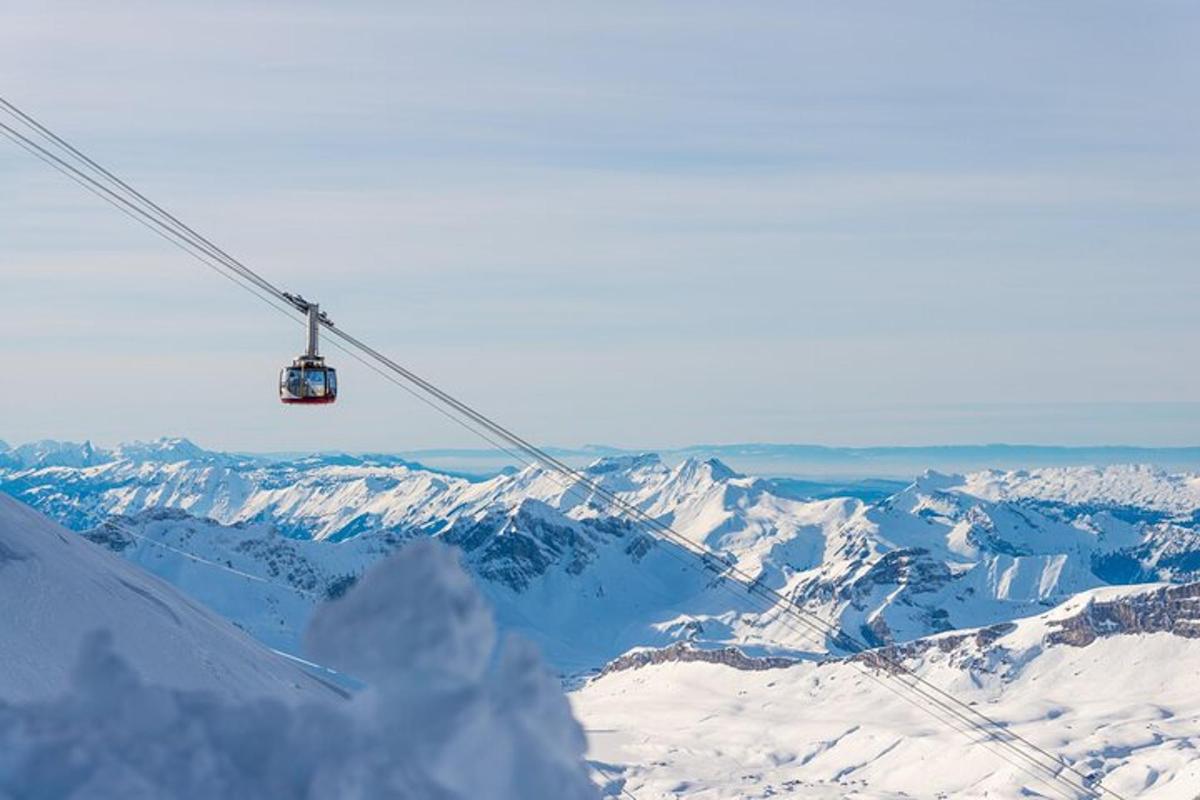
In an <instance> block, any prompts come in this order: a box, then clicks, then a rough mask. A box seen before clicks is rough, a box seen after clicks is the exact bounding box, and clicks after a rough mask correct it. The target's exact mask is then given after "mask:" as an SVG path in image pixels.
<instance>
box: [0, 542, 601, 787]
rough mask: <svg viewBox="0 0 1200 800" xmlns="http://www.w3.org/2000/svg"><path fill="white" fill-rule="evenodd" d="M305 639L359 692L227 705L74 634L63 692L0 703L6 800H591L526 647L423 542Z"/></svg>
mask: <svg viewBox="0 0 1200 800" xmlns="http://www.w3.org/2000/svg"><path fill="white" fill-rule="evenodd" d="M76 544H77V545H78V546H82V547H90V545H87V544H86V543H84V542H82V541H78V542H76ZM100 555H103V553H101V554H100ZM0 629H3V626H0ZM153 635H154V632H153V631H146V632H145V636H146V637H147V639H148V640H149V641H151V642H153V639H152V637H153ZM309 639H310V642H311V644H312V650H313V653H314V654H316V655H318V656H320V657H323V658H327V659H328V660H329V661H330V662H331V663H334V664H337V665H339V666H341V667H343V668H345V669H347V670H350V671H352V672H353V673H355V675H356V676H357V677H359V678H362V679H364V680H365V681H366V684H367V688H365V689H363V690H361V691H359V692H357V693H355V694H353V695H351V696H349V697H348V698H347V699H342V698H340V697H332V696H331V697H327V698H321V699H316V698H313V699H309V700H303V701H301V702H284V701H283V700H281V699H280V698H279V697H278V696H266V697H263V698H258V699H241V700H231V699H230V698H229V697H228V696H227V693H218V692H216V691H196V690H190V691H189V690H182V689H178V688H170V687H168V686H164V685H159V684H158V683H155V682H151V681H147V680H146V679H145V678H144V677H143V676H142V674H140V672H141V671H140V670H135V669H134V668H132V667H131V666H130V664H129V661H128V659H127V655H126V652H125V645H124V644H123V643H121V642H120V640H114V638H113V636H112V635H111V634H110V633H108V632H107V631H104V630H100V631H97V632H95V633H93V634H91V635H89V636H87V637H85V639H84V641H83V644H82V648H81V651H80V653H79V657H78V660H77V661H76V663H75V667H74V669H73V671H72V672H71V673H70V677H69V680H68V681H67V684H66V686H65V687H64V689H65V691H64V693H63V694H61V695H60V696H59V697H57V698H55V699H43V700H40V701H37V702H0V797H6V798H8V797H11V798H40V799H41V800H58V799H59V798H62V800H66V799H67V798H109V797H112V798H117V797H119V798H123V799H124V800H139V799H140V798H145V799H146V800H151V799H153V800H176V799H177V800H185V799H186V800H193V799H194V800H201V799H202V798H217V797H229V798H274V797H278V798H297V799H298V800H303V799H304V798H312V799H313V800H317V798H320V799H321V800H325V799H326V798H349V799H350V800H353V799H354V798H362V800H367V799H368V798H383V797H396V798H413V800H416V799H417V798H421V800H584V799H585V798H593V797H597V792H596V790H595V788H594V787H593V785H592V783H591V780H590V778H589V776H588V772H587V769H586V767H585V764H584V762H583V759H582V755H583V751H584V747H585V740H584V736H583V732H582V730H581V728H580V727H579V724H578V723H577V722H576V721H575V720H574V718H573V717H572V715H571V711H570V708H569V707H568V705H567V701H566V698H565V697H564V696H563V695H562V692H561V690H560V689H559V687H558V685H557V683H556V682H555V681H554V680H553V679H552V678H551V677H550V676H549V675H548V674H547V673H546V672H545V670H544V668H543V667H542V665H541V663H540V660H539V658H538V657H537V655H536V654H535V653H534V652H533V650H532V649H531V647H530V645H528V644H526V643H524V642H521V641H520V640H517V639H515V638H512V637H504V638H503V639H502V640H500V642H499V645H497V637H496V634H495V630H494V627H493V624H492V622H491V618H490V616H489V612H488V610H487V607H486V604H485V603H484V602H483V600H482V598H481V597H480V595H479V594H478V592H477V591H476V590H475V589H474V588H473V586H472V584H471V581H470V579H469V578H468V577H467V576H466V575H465V574H464V573H463V572H462V570H461V569H460V568H459V566H458V564H457V563H456V560H455V556H454V555H453V553H452V551H450V550H448V549H446V548H444V547H442V546H441V545H438V544H436V543H434V542H429V541H426V542H420V543H417V544H414V545H412V546H410V547H409V548H406V549H405V550H402V551H401V552H400V553H398V554H397V555H395V556H393V557H391V558H390V559H387V560H385V561H383V562H382V563H381V564H379V565H377V566H376V567H374V568H373V569H372V570H370V571H368V572H367V574H366V575H365V576H364V577H363V579H362V580H361V581H359V583H358V585H357V586H356V587H355V588H354V589H352V590H350V591H349V592H348V593H347V594H346V595H345V596H344V597H343V598H341V599H339V600H337V601H335V602H333V603H331V604H329V605H327V606H324V607H322V609H321V610H320V612H319V613H318V614H317V617H316V619H315V620H314V624H313V627H312V630H311V631H310V634H309ZM5 653H6V659H7V658H8V657H10V655H11V653H12V651H9V650H7V649H6V651H5ZM263 655H264V657H266V656H268V655H269V654H267V653H265V652H264V653H263Z"/></svg>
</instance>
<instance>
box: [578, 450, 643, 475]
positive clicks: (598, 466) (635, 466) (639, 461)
mask: <svg viewBox="0 0 1200 800" xmlns="http://www.w3.org/2000/svg"><path fill="white" fill-rule="evenodd" d="M662 468H663V462H662V459H661V458H660V457H659V456H658V454H657V453H638V454H636V455H630V456H624V455H622V456H604V457H602V458H598V459H596V460H595V461H593V462H592V463H590V464H588V465H587V467H585V468H584V471H585V472H586V473H588V474H589V475H604V474H607V473H610V472H630V471H633V470H661V469H662Z"/></svg>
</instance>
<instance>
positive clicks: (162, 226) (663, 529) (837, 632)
mask: <svg viewBox="0 0 1200 800" xmlns="http://www.w3.org/2000/svg"><path fill="white" fill-rule="evenodd" d="M0 110H4V111H7V112H8V113H9V114H10V115H11V116H12V117H14V118H15V119H16V120H17V121H18V122H20V123H22V124H24V125H25V126H27V127H28V128H29V129H31V130H32V132H33V133H34V134H35V135H36V136H40V137H41V138H42V139H43V141H44V142H46V143H47V144H49V145H50V147H52V148H57V149H58V150H59V153H57V154H56V153H55V152H52V150H50V149H47V148H46V147H43V146H42V145H40V144H38V143H37V142H36V141H34V140H33V139H31V138H30V137H29V136H27V135H25V134H24V133H22V132H21V131H18V130H16V129H15V128H13V127H11V126H9V125H7V124H5V123H3V122H0V135H4V136H6V137H7V138H9V139H11V140H12V141H14V142H15V143H16V144H18V145H19V146H21V147H22V148H23V149H25V150H26V151H28V152H30V153H31V154H32V155H34V156H35V157H37V158H38V159H39V160H41V161H43V162H45V163H47V164H48V165H50V166H51V167H53V168H54V169H56V170H58V171H59V172H62V173H63V174H65V175H66V176H67V177H69V178H71V179H72V180H73V181H75V182H76V183H79V184H80V185H82V186H83V187H84V188H85V189H87V190H88V191H91V192H92V193H93V194H96V195H98V196H99V197H100V198H101V199H102V200H104V201H105V202H107V203H109V204H110V205H113V206H115V207H116V208H117V209H118V210H120V211H121V212H122V213H124V214H125V215H126V216H129V217H131V218H132V219H134V220H135V221H137V222H138V223H139V224H142V225H143V226H145V227H147V228H149V229H151V230H152V231H153V232H154V233H156V234H157V235H159V236H160V237H162V238H164V239H167V240H168V241H169V242H171V243H172V244H173V245H175V246H176V247H179V248H180V249H182V250H184V251H185V252H187V253H189V254H190V255H191V256H193V257H194V258H197V259H198V260H199V261H201V262H202V263H204V264H205V265H206V266H208V267H209V268H210V269H213V270H214V271H216V272H218V273H219V274H221V275H222V276H223V277H225V278H227V279H229V280H231V281H233V282H234V283H236V284H237V285H238V286H239V287H241V288H242V289H245V290H247V291H249V292H250V293H252V294H254V295H255V296H257V297H258V298H259V299H260V300H262V301H264V302H266V303H268V304H269V305H271V306H272V307H274V308H275V309H276V310H278V311H280V312H282V313H284V314H286V315H288V316H289V317H291V318H292V319H296V317H295V312H296V311H297V310H299V309H298V308H297V305H296V302H295V298H294V297H293V296H291V295H288V294H287V293H285V292H283V291H282V290H281V289H279V288H278V287H276V286H275V285H274V284H272V283H270V282H269V281H268V280H266V279H265V278H263V277H262V276H261V275H259V274H258V273H256V272H255V271H254V270H252V269H250V268H249V267H247V266H246V265H245V264H243V263H242V262H240V261H238V260H237V259H235V258H234V257H233V256H230V255H229V254H228V253H226V252H225V251H224V250H222V249H221V248H220V247H218V246H217V245H215V244H214V243H213V242H212V241H211V240H209V239H207V238H206V237H204V236H202V235H201V234H199V233H198V232H196V231H195V230H194V229H193V228H191V227H190V226H188V225H187V224H185V223H184V222H182V221H181V220H180V219H179V218H178V217H176V216H174V215H173V214H171V213H170V212H168V211H166V210H165V209H163V208H162V207H161V206H159V205H157V204H156V203H154V202H153V201H151V200H149V199H148V198H147V197H145V195H143V194H142V193H141V192H139V191H137V190H136V189H134V188H133V187H132V186H130V185H129V184H128V183H126V182H125V181H123V180H122V179H121V178H119V177H117V176H116V175H115V174H113V173H112V172H110V171H108V170H107V169H105V168H104V167H102V166H100V165H99V164H98V163H96V162H95V161H93V160H92V159H91V158H89V157H88V156H86V155H84V154H83V153H82V152H81V151H79V150H78V149H76V148H75V147H74V146H72V145H71V144H70V143H68V142H67V141H66V140H64V139H62V138H61V137H59V136H58V135H57V134H55V133H53V132H52V131H51V130H50V129H48V128H47V127H45V126H44V125H42V124H41V123H40V122H38V121H37V120H35V119H34V118H33V117H31V116H30V115H28V114H26V113H25V112H24V111H22V110H20V109H19V108H18V107H16V106H15V105H13V104H12V103H11V102H9V101H7V100H5V99H4V98H0ZM72 160H73V161H74V162H76V163H71V161H72ZM89 173H91V174H89ZM321 324H322V325H323V326H324V327H325V328H326V329H327V330H328V332H329V333H330V334H332V336H334V337H336V338H337V339H338V340H340V341H333V342H331V343H332V344H333V345H334V346H336V347H338V348H339V349H341V350H343V351H345V352H347V353H348V354H350V355H351V356H352V357H354V358H355V359H356V360H358V361H360V362H362V363H364V364H365V365H367V366H368V367H370V368H371V369H372V370H374V371H375V372H377V373H379V374H381V375H383V376H384V377H385V378H387V379H388V380H390V381H391V382H392V383H395V384H397V385H398V386H400V387H401V388H403V389H404V390H405V391H407V392H409V394H412V395H413V396H415V397H417V398H418V399H420V400H422V402H424V403H425V404H426V405H429V406H430V407H432V408H434V409H435V410H437V411H439V413H441V414H443V415H444V416H446V417H448V418H450V419H451V420H453V421H455V422H456V423H457V424H459V425H461V426H462V427H464V428H466V429H467V430H469V431H471V432H472V433H474V434H475V435H478V436H480V437H482V438H483V439H484V440H485V441H487V442H488V443H489V444H491V445H492V446H493V447H496V448H497V449H499V450H500V451H502V452H504V453H506V454H507V455H509V456H510V457H513V458H516V459H517V460H518V461H521V462H523V463H525V464H537V465H540V466H541V467H542V468H544V469H546V470H548V472H547V475H550V474H551V473H554V476H555V482H556V483H558V484H559V485H560V486H563V487H564V489H565V490H566V491H573V492H576V493H577V494H580V495H582V496H584V497H585V499H587V500H589V501H592V502H595V501H597V500H600V501H603V502H604V503H605V504H607V505H608V506H609V507H610V508H612V509H614V510H617V511H619V512H620V513H621V514H623V515H625V516H628V517H630V518H631V519H632V520H633V521H635V522H637V523H640V524H642V525H644V526H645V527H646V528H648V529H649V530H651V531H652V532H653V533H654V534H655V535H656V537H657V538H660V539H663V540H666V541H668V542H670V543H672V544H674V545H675V546H676V547H678V548H680V549H682V550H683V551H684V552H686V553H687V554H688V555H689V556H691V557H693V559H694V561H693V562H689V565H690V566H692V567H694V568H699V569H703V570H707V571H709V572H712V573H714V574H715V577H716V580H717V582H718V583H720V584H721V585H722V586H725V588H726V589H727V590H729V591H731V592H732V591H733V588H732V587H731V586H728V585H727V583H726V582H727V581H728V582H729V583H733V584H736V585H737V586H738V588H739V589H740V590H741V591H740V592H738V595H739V596H740V597H742V598H743V599H747V600H749V601H750V602H756V601H757V602H766V603H767V604H768V605H767V606H765V607H763V608H762V610H764V611H778V612H779V613H781V614H784V615H787V616H788V617H790V618H791V621H793V622H798V623H800V624H803V625H804V626H805V627H806V628H807V629H808V630H809V631H810V632H811V633H813V634H816V635H818V636H820V637H823V638H824V640H825V641H826V642H827V643H830V642H831V643H832V644H834V646H836V647H837V648H839V649H841V650H843V651H846V652H848V653H850V654H863V653H865V654H866V658H867V659H868V660H869V661H870V662H871V664H872V665H873V666H875V667H877V668H879V669H880V670H881V671H883V672H885V673H886V674H887V675H889V676H890V677H892V678H894V679H895V680H896V683H898V684H899V685H900V686H902V687H904V688H905V689H906V690H908V691H911V692H913V693H914V694H915V695H916V696H917V697H919V698H921V700H923V701H925V703H928V704H930V705H932V706H933V707H935V708H937V709H938V711H940V712H941V715H945V716H941V715H939V714H938V713H934V711H933V710H932V709H931V708H929V707H928V706H926V705H924V704H922V703H921V700H913V699H912V698H905V699H908V700H909V701H910V702H914V703H915V704H917V705H919V706H920V707H921V708H922V709H923V710H924V711H926V713H929V714H931V715H932V716H934V717H935V718H936V719H939V720H940V721H942V722H943V723H947V724H951V725H952V727H955V728H956V729H958V730H960V732H961V731H962V728H960V727H959V726H964V727H965V728H966V729H967V730H969V731H971V732H972V733H973V734H974V735H976V736H981V737H983V738H982V739H978V740H976V741H978V742H979V743H981V744H985V745H988V746H989V749H992V750H993V751H994V752H997V753H998V754H1000V755H1001V756H1002V757H1003V758H1005V760H1006V761H1008V762H1009V763H1010V764H1012V765H1014V766H1017V767H1018V768H1019V769H1022V771H1025V772H1027V773H1029V772H1030V768H1033V769H1036V770H1038V773H1035V776H1037V777H1039V780H1042V781H1043V782H1048V781H1049V780H1053V781H1057V782H1058V784H1060V785H1059V786H1057V787H1056V788H1057V789H1059V790H1060V791H1061V790H1062V789H1063V788H1064V787H1065V788H1066V789H1068V790H1070V791H1071V792H1073V793H1074V794H1073V795H1066V796H1068V797H1071V796H1083V797H1094V798H1101V797H1105V796H1109V797H1114V798H1118V799H1119V800H1124V798H1122V796H1121V795H1119V794H1117V793H1116V792H1114V791H1112V790H1111V789H1108V788H1106V787H1104V786H1103V785H1102V784H1100V783H1099V782H1098V781H1096V780H1094V779H1093V778H1092V777H1091V776H1087V775H1084V774H1083V773H1081V772H1079V771H1078V770H1076V769H1075V768H1074V767H1073V766H1071V765H1069V764H1067V763H1066V762H1064V761H1063V760H1062V759H1060V758H1059V757H1058V756H1056V755H1054V754H1053V753H1051V752H1049V751H1047V750H1046V749H1044V748H1042V747H1041V746H1039V745H1037V744H1036V743H1034V742H1032V741H1030V740H1029V739H1027V738H1026V737H1023V736H1021V735H1020V734H1017V733H1015V732H1013V731H1011V730H1009V729H1007V728H1006V727H1005V726H1003V725H1002V724H1001V723H999V722H997V721H996V720H994V719H992V718H991V717H989V716H987V715H986V714H984V713H983V712H981V711H979V710H978V709H975V708H973V707H972V706H970V705H969V704H967V703H965V702H963V701H962V700H960V699H958V698H957V697H955V696H954V695H952V694H950V693H949V692H946V691H945V690H943V689H941V688H939V687H937V686H936V685H934V684H932V683H930V682H929V681H928V680H926V679H924V678H922V677H921V676H919V675H917V674H916V673H915V672H914V671H913V670H912V669H910V668H908V667H907V666H906V665H904V664H903V663H901V662H900V661H899V660H897V659H896V658H893V657H892V656H890V655H888V654H887V653H886V652H884V651H881V650H871V648H869V647H868V646H867V645H866V644H865V643H864V642H862V641H861V640H859V639H857V638H856V637H854V636H852V635H851V634H848V633H846V632H845V631H843V630H841V629H839V628H838V627H837V626H836V625H834V624H833V623H831V622H828V621H826V620H824V619H823V618H821V617H820V616H819V615H817V614H815V613H813V612H811V611H809V610H807V609H806V608H804V607H803V606H802V605H801V604H800V603H799V602H797V601H796V600H794V599H793V598H791V597H788V596H786V595H784V594H782V593H781V592H779V591H777V590H774V589H771V588H770V587H766V586H764V585H762V584H761V583H760V582H758V581H757V580H756V579H755V578H754V577H753V576H751V575H749V574H748V573H746V572H745V571H743V570H741V569H740V568H738V567H737V566H736V564H730V563H727V562H726V561H725V560H723V559H722V558H721V557H720V556H719V555H718V554H717V553H715V552H714V551H712V550H709V549H708V548H707V547H704V546H703V545H702V544H699V543H697V542H694V541H692V540H691V539H688V538H687V537H685V536H683V535H682V534H680V533H678V532H677V531H675V530H674V529H673V528H671V527H670V526H669V525H667V524H666V523H664V522H662V521H661V520H659V519H657V518H655V517H653V516H651V515H650V514H648V513H646V512H645V511H643V510H642V509H640V508H639V507H637V506H636V505H634V504H632V503H630V502H628V501H626V500H625V499H624V498H622V497H620V496H619V495H617V494H616V493H614V492H611V491H609V490H607V489H606V488H604V487H603V486H602V485H600V484H599V483H597V482H596V481H593V480H592V479H591V478H589V477H588V476H587V475H585V474H583V473H581V472H580V471H579V470H576V469H574V468H572V467H570V466H569V465H567V464H566V463H564V462H563V461H561V460H560V459H558V458H556V457H554V456H553V455H551V454H550V453H548V452H546V451H545V450H543V449H542V448H539V447H537V446H536V445H534V444H532V443H530V442H529V441H527V440H526V439H524V438H522V437H521V436H519V435H517V434H516V433H514V432H513V431H511V430H510V429H508V428H506V427H504V426H502V425H500V424H499V423H497V422H495V421H494V420H492V419H491V418H489V417H487V416H486V415H484V414H483V413H481V412H479V411H477V410H476V409H474V408H473V407H471V406H469V405H467V404H466V403H464V402H462V401H460V400H458V399H457V398H455V397H454V396H452V395H450V394H449V393H447V392H445V391H443V390H442V389H440V388H439V387H437V386H436V385H434V384H432V383H430V382H429V381H427V380H425V379H423V378H421V377H420V376H419V375H417V374H416V373H414V372H412V371H411V370H409V369H407V368H405V367H404V366H402V365H400V364H399V363H397V362H395V361H394V360H392V359H391V358H389V357H388V356H386V355H384V354H383V353H381V352H380V351H378V350H376V349H374V348H372V347H371V346H370V345H368V344H366V343H365V342H363V341H362V340H360V339H358V338H356V337H354V336H352V335H350V334H349V333H347V332H346V331H343V330H342V329H341V328H339V327H337V326H336V325H334V324H333V323H332V322H330V321H329V320H327V319H323V320H321ZM514 451H515V452H514ZM519 454H524V455H523V456H522V455H519ZM559 478H564V479H566V481H567V483H562V482H561V481H559V480H558V479H559ZM791 629H792V630H794V631H797V632H799V629H797V628H794V627H792V628H791ZM868 651H870V652H868ZM851 661H852V663H856V664H857V663H858V662H857V661H856V660H854V659H851ZM863 669H864V671H865V672H867V673H868V674H869V675H870V676H871V677H872V678H873V679H876V680H878V676H877V675H875V674H874V673H873V671H872V670H870V669H867V668H865V667H864V668H863ZM888 688H889V689H894V687H893V686H892V685H891V684H889V686H888ZM950 720H954V721H955V722H953V723H952V722H950ZM1012 756H1016V757H1018V758H1020V759H1021V763H1017V762H1014V761H1013V760H1012ZM1042 773H1044V775H1042ZM1072 776H1074V777H1072Z"/></svg>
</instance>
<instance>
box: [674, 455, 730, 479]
mask: <svg viewBox="0 0 1200 800" xmlns="http://www.w3.org/2000/svg"><path fill="white" fill-rule="evenodd" d="M676 472H677V474H678V475H679V476H680V478H681V479H684V480H707V481H712V482H716V483H721V482H724V481H729V480H733V479H734V478H742V477H745V476H743V475H742V474H740V473H738V472H736V471H735V470H733V469H732V468H730V467H729V465H727V464H726V463H725V462H723V461H721V460H720V459H717V458H704V459H702V458H696V457H692V458H687V459H685V460H684V461H683V462H682V463H681V464H680V465H679V467H678V468H677V469H676Z"/></svg>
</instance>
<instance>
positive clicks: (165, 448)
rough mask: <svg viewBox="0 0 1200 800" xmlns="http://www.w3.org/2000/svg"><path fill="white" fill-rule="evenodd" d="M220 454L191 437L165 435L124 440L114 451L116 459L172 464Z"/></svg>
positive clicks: (211, 457) (205, 458)
mask: <svg viewBox="0 0 1200 800" xmlns="http://www.w3.org/2000/svg"><path fill="white" fill-rule="evenodd" d="M218 456H219V454H217V453H214V452H212V451H209V450H205V449H204V448H202V447H200V446H199V445H197V444H195V443H194V442H192V441H190V440H189V439H184V438H182V437H168V436H163V437H161V438H158V439H154V440H153V441H149V442H141V441H133V442H124V443H122V444H120V445H118V446H117V448H116V449H115V450H114V451H113V452H112V457H113V460H116V461H157V462H161V463H164V464H172V463H177V462H180V461H203V460H207V459H214V458H217V457H218Z"/></svg>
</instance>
